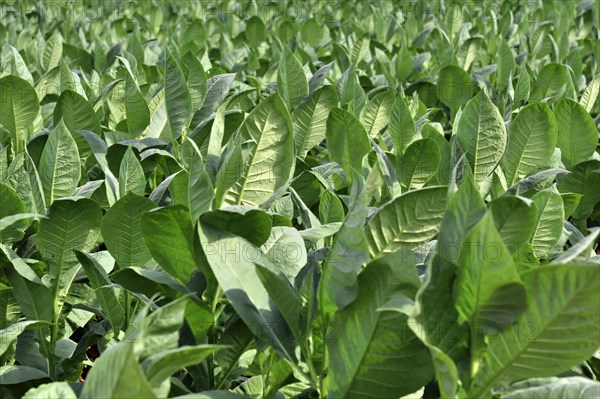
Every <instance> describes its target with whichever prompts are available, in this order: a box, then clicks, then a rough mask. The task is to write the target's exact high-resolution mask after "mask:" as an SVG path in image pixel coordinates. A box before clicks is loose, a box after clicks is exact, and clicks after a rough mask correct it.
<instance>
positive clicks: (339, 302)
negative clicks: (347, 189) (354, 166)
mask: <svg viewBox="0 0 600 399" xmlns="http://www.w3.org/2000/svg"><path fill="white" fill-rule="evenodd" d="M353 181H354V182H353V184H352V192H351V198H352V203H351V204H350V206H349V209H348V214H347V215H346V218H345V220H344V223H343V224H342V227H341V228H340V230H339V232H338V233H337V235H336V236H335V240H334V241H333V244H332V246H331V249H330V250H329V253H328V254H327V258H326V259H325V262H324V264H323V272H322V276H321V280H320V283H319V298H320V300H319V306H320V308H321V313H322V314H333V313H334V312H335V310H336V309H343V308H344V307H345V306H347V305H348V304H350V303H351V302H352V301H353V300H354V299H356V296H357V295H358V287H357V283H356V276H357V274H358V271H359V270H360V267H361V266H362V264H363V263H364V262H366V261H367V260H368V259H369V256H368V252H367V242H366V240H365V233H364V231H363V230H364V225H365V219H366V216H367V213H366V202H365V201H366V192H365V189H364V181H363V179H362V177H361V176H359V175H355V179H353Z"/></svg>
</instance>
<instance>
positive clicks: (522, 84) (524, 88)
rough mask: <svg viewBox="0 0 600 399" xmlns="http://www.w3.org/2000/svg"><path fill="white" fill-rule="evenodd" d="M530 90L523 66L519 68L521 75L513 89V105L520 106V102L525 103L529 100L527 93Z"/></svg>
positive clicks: (525, 69) (527, 75) (527, 76)
mask: <svg viewBox="0 0 600 399" xmlns="http://www.w3.org/2000/svg"><path fill="white" fill-rule="evenodd" d="M530 89H531V84H530V79H529V74H528V73H527V68H526V67H525V66H522V67H521V73H520V74H519V80H518V81H517V86H516V87H515V98H514V103H515V105H516V106H519V105H521V103H522V102H526V101H527V100H528V99H529V92H530Z"/></svg>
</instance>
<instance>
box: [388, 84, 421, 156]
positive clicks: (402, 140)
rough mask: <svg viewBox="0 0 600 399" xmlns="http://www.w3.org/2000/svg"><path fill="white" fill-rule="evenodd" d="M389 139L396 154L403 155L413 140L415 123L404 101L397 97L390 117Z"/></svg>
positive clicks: (401, 97) (402, 98)
mask: <svg viewBox="0 0 600 399" xmlns="http://www.w3.org/2000/svg"><path fill="white" fill-rule="evenodd" d="M389 129H390V137H391V138H392V142H393V143H394V146H395V147H396V148H397V150H398V154H403V153H404V151H406V148H407V147H408V146H409V145H410V143H412V142H413V141H414V140H415V136H416V134H417V129H416V127H415V121H414V119H413V117H412V114H411V113H410V110H409V109H408V105H407V103H406V99H405V98H404V97H403V96H398V98H396V102H394V106H393V107H392V112H391V115H390V128H389Z"/></svg>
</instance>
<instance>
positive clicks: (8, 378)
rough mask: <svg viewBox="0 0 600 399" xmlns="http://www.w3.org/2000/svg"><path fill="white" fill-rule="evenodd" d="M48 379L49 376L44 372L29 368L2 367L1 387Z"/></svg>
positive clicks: (0, 368)
mask: <svg viewBox="0 0 600 399" xmlns="http://www.w3.org/2000/svg"><path fill="white" fill-rule="evenodd" d="M48 378H49V377H48V375H47V374H46V373H44V372H43V371H41V370H38V369H36V368H33V367H29V366H19V365H17V366H15V365H12V364H11V365H6V366H2V367H0V386H3V387H5V386H7V385H15V384H20V383H22V382H27V381H33V380H45V379H48Z"/></svg>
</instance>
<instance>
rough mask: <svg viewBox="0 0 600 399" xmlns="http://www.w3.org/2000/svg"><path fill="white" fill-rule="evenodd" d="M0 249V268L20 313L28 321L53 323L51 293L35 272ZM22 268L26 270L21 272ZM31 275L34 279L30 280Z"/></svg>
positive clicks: (6, 251)
mask: <svg viewBox="0 0 600 399" xmlns="http://www.w3.org/2000/svg"><path fill="white" fill-rule="evenodd" d="M0 249H2V251H0V268H1V269H2V273H3V275H4V276H5V277H6V279H7V280H8V281H9V283H10V286H11V287H12V294H13V296H14V297H15V299H16V300H17V302H18V303H19V306H20V308H21V309H20V310H21V313H23V315H25V317H27V318H28V319H30V320H40V321H48V322H53V321H54V306H53V303H54V301H53V299H54V295H53V294H52V291H51V290H50V289H49V288H48V287H46V286H45V285H43V284H42V282H41V281H40V280H39V278H37V276H36V275H35V272H34V271H33V270H32V269H31V268H30V267H29V266H28V265H27V264H25V263H24V262H23V260H22V259H21V258H19V257H18V256H17V255H16V254H15V253H14V252H12V251H11V250H10V249H8V248H6V247H4V246H2V245H0ZM20 263H21V264H20ZM24 268H26V269H25V270H23V269H24ZM27 272H28V273H27ZM32 275H33V277H35V278H33V279H31V278H30V277H32Z"/></svg>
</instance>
